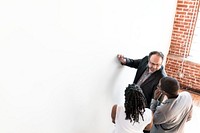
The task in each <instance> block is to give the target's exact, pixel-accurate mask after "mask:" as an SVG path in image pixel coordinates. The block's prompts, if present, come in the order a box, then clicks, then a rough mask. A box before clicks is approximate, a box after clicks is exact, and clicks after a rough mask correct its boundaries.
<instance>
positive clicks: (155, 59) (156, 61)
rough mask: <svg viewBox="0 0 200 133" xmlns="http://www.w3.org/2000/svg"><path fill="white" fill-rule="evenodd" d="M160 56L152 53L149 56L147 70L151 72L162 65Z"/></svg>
mask: <svg viewBox="0 0 200 133" xmlns="http://www.w3.org/2000/svg"><path fill="white" fill-rule="evenodd" d="M162 62H163V60H162V58H161V57H160V56H159V55H156V54H155V55H152V56H151V57H150V58H149V62H148V66H149V72H151V73H153V72H155V71H157V70H159V69H160V68H161V65H162Z"/></svg>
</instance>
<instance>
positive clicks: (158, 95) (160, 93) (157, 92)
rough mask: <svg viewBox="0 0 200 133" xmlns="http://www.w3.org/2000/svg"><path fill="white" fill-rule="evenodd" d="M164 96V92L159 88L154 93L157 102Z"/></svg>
mask: <svg viewBox="0 0 200 133" xmlns="http://www.w3.org/2000/svg"><path fill="white" fill-rule="evenodd" d="M161 95H162V92H161V90H160V89H159V88H157V89H156V90H155V92H154V98H153V99H155V100H158V99H159V98H160V96H161Z"/></svg>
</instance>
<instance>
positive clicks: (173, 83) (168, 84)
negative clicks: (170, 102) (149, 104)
mask: <svg viewBox="0 0 200 133" xmlns="http://www.w3.org/2000/svg"><path fill="white" fill-rule="evenodd" d="M160 82H161V86H160V87H161V89H162V90H163V91H165V92H166V93H168V94H169V95H172V96H176V95H178V90H179V89H180V85H179V82H178V81H177V80H176V79H175V78H172V77H169V76H168V77H163V78H162V79H161V81H160Z"/></svg>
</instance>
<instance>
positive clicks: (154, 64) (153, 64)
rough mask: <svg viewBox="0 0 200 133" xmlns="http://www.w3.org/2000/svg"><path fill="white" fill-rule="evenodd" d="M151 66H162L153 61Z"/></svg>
mask: <svg viewBox="0 0 200 133" xmlns="http://www.w3.org/2000/svg"><path fill="white" fill-rule="evenodd" d="M149 64H151V65H152V66H157V67H158V66H161V64H156V63H153V62H151V61H149Z"/></svg>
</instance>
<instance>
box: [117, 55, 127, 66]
mask: <svg viewBox="0 0 200 133" xmlns="http://www.w3.org/2000/svg"><path fill="white" fill-rule="evenodd" d="M117 59H118V60H119V61H120V62H121V63H122V64H126V59H125V58H124V56H123V55H121V54H118V55H117Z"/></svg>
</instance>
